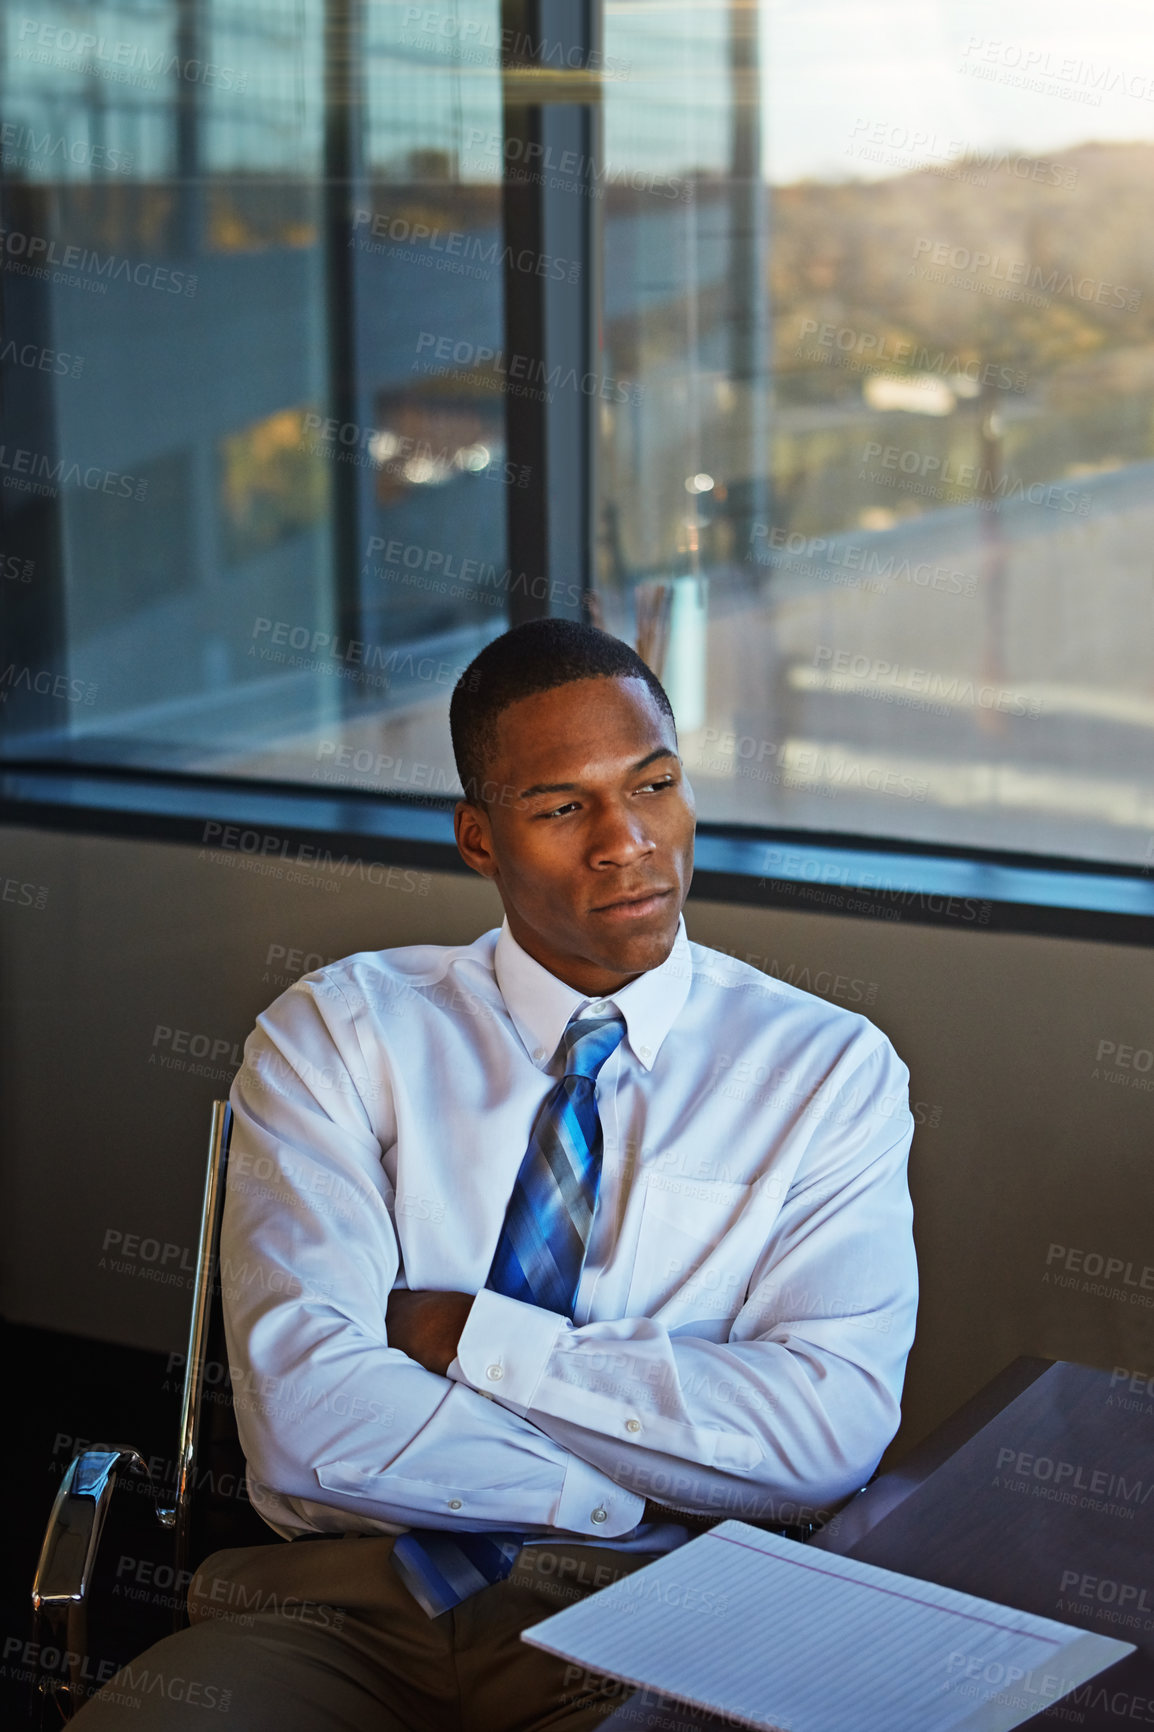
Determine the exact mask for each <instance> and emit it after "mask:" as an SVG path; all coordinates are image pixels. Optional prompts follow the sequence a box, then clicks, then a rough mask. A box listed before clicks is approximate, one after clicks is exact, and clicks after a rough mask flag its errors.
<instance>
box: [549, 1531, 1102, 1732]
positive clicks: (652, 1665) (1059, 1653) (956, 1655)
mask: <svg viewBox="0 0 1154 1732" xmlns="http://www.w3.org/2000/svg"><path fill="white" fill-rule="evenodd" d="M522 1640H523V1641H525V1642H530V1643H532V1645H533V1646H534V1647H537V1648H544V1649H545V1650H546V1651H547V1652H548V1653H551V1654H556V1655H558V1656H559V1657H560V1658H561V1659H563V1660H567V1661H569V1662H570V1664H571V1665H574V1666H579V1667H581V1668H582V1669H583V1670H586V1671H589V1672H591V1673H598V1674H602V1673H607V1674H609V1675H610V1676H611V1677H614V1678H620V1679H623V1680H625V1682H627V1683H630V1684H637V1685H641V1686H644V1687H646V1688H648V1689H652V1690H657V1691H660V1692H661V1693H662V1694H663V1695H665V1696H671V1697H674V1698H676V1699H677V1700H679V1701H682V1702H688V1703H691V1704H692V1705H694V1706H695V1707H697V1708H705V1709H708V1710H710V1711H711V1712H713V1713H715V1714H721V1715H725V1716H728V1717H729V1719H730V1723H731V1724H740V1725H746V1726H753V1727H759V1728H763V1729H765V1732H846V1729H847V1727H852V1728H853V1732H963V1729H964V1732H1009V1729H1010V1728H1011V1727H1013V1726H1018V1725H1020V1724H1021V1723H1022V1721H1024V1720H1028V1719H1030V1718H1031V1716H1032V1715H1034V1714H1037V1713H1039V1712H1040V1711H1041V1709H1043V1708H1045V1707H1048V1706H1049V1705H1050V1704H1051V1703H1053V1702H1056V1701H1058V1700H1059V1699H1060V1698H1061V1697H1062V1696H1064V1695H1066V1693H1067V1692H1068V1691H1070V1690H1076V1689H1077V1688H1078V1687H1079V1685H1082V1684H1084V1683H1085V1682H1086V1680H1087V1679H1089V1678H1092V1677H1093V1676H1094V1675H1095V1673H1097V1672H1101V1671H1103V1670H1104V1668H1105V1667H1107V1666H1112V1665H1113V1664H1114V1663H1115V1662H1116V1661H1118V1660H1122V1659H1124V1658H1125V1657H1126V1655H1127V1654H1131V1653H1133V1651H1134V1645H1133V1643H1131V1642H1118V1641H1115V1640H1114V1638H1113V1637H1110V1636H1096V1635H1092V1634H1089V1633H1087V1632H1086V1631H1084V1630H1078V1629H1074V1628H1073V1627H1072V1626H1070V1625H1069V1624H1061V1623H1056V1622H1054V1621H1053V1620H1052V1619H1050V1618H1039V1617H1034V1616H1032V1615H1031V1614H1030V1613H1028V1612H1016V1611H1011V1610H1009V1609H1008V1608H1007V1607H1005V1606H997V1605H994V1604H993V1603H992V1602H991V1601H990V1600H979V1599H976V1598H975V1597H974V1596H973V1595H972V1594H959V1593H956V1592H955V1591H954V1590H953V1589H952V1588H942V1587H938V1586H936V1585H935V1584H934V1583H932V1582H921V1581H918V1580H916V1579H915V1578H914V1577H913V1576H904V1575H896V1574H894V1573H893V1572H892V1571H890V1570H882V1569H878V1568H877V1567H876V1566H875V1565H873V1564H861V1563H857V1562H855V1561H854V1560H853V1559H852V1558H839V1557H835V1556H833V1555H832V1554H831V1553H829V1552H819V1551H811V1550H809V1549H808V1548H807V1547H805V1546H802V1545H799V1544H797V1543H796V1542H795V1541H792V1540H783V1539H778V1538H777V1537H776V1536H775V1535H773V1534H765V1533H762V1532H761V1530H760V1529H758V1528H752V1527H749V1526H747V1525H746V1524H745V1523H744V1522H735V1521H728V1522H722V1523H721V1525H720V1526H719V1527H716V1528H714V1529H712V1530H711V1531H710V1532H709V1533H707V1534H702V1535H701V1537H700V1538H699V1539H695V1540H691V1541H690V1542H689V1543H688V1544H687V1545H684V1546H679V1547H678V1548H677V1549H676V1550H675V1551H672V1552H669V1553H667V1554H666V1555H665V1556H664V1557H662V1558H659V1559H658V1560H657V1561H656V1562H655V1563H652V1564H648V1565H647V1566H646V1567H645V1568H644V1569H642V1570H637V1571H635V1572H634V1573H633V1574H632V1575H630V1576H625V1577H623V1578H622V1579H621V1580H620V1581H617V1582H614V1583H613V1585H612V1586H611V1587H608V1588H603V1589H602V1591H601V1592H600V1593H597V1594H592V1595H590V1597H589V1598H588V1599H585V1600H582V1601H581V1602H580V1603H579V1604H577V1605H573V1606H569V1607H567V1608H566V1610H565V1611H563V1612H558V1613H557V1614H556V1615H555V1616H554V1617H551V1618H546V1619H545V1621H544V1622H543V1623H540V1624H534V1625H533V1626H532V1628H531V1629H528V1630H525V1631H524V1632H523V1635H522Z"/></svg>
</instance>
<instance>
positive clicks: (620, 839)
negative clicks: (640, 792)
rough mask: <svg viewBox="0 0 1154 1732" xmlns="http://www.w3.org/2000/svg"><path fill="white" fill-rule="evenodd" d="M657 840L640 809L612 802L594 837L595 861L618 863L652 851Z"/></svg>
mask: <svg viewBox="0 0 1154 1732" xmlns="http://www.w3.org/2000/svg"><path fill="white" fill-rule="evenodd" d="M656 846H657V843H656V841H655V839H654V838H653V837H652V836H651V835H650V833H649V828H648V826H647V824H646V823H645V819H644V817H643V816H642V815H641V813H640V812H631V811H629V810H628V809H627V808H625V807H621V806H615V807H612V808H610V809H609V810H608V811H606V812H605V813H604V814H603V816H602V819H601V822H600V823H599V824H598V826H597V833H596V835H595V836H594V839H593V849H592V857H593V862H594V864H595V865H596V864H599V863H600V862H605V863H607V864H611V865H615V866H620V865H624V864H626V863H627V862H631V861H634V860H637V859H639V858H640V857H642V856H643V855H645V854H651V853H652V852H653V850H654V849H655V848H656Z"/></svg>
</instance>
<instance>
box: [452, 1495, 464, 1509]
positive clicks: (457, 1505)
mask: <svg viewBox="0 0 1154 1732" xmlns="http://www.w3.org/2000/svg"><path fill="white" fill-rule="evenodd" d="M460 1507H461V1500H460V1498H459V1497H451V1498H450V1499H449V1508H450V1509H460Z"/></svg>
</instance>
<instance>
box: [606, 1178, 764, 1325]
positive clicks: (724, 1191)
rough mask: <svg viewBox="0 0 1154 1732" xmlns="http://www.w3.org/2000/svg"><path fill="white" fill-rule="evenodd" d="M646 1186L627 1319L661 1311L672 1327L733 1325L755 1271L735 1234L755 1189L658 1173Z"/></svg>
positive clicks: (662, 1316) (746, 1216) (642, 1201)
mask: <svg viewBox="0 0 1154 1732" xmlns="http://www.w3.org/2000/svg"><path fill="white" fill-rule="evenodd" d="M644 1185H645V1190H644V1195H643V1197H642V1200H641V1222H640V1227H639V1230H638V1237H637V1252H636V1256H635V1258H634V1263H633V1276H632V1279H631V1281H630V1284H629V1297H628V1300H627V1302H626V1308H625V1314H626V1316H628V1317H657V1316H658V1314H660V1321H661V1322H662V1323H664V1324H665V1325H666V1327H667V1328H672V1327H674V1326H676V1325H679V1324H680V1325H684V1324H685V1323H686V1322H691V1321H693V1322H696V1321H699V1320H700V1321H703V1322H704V1321H707V1320H713V1321H715V1322H716V1321H718V1320H727V1321H732V1319H733V1318H734V1317H736V1316H737V1313H738V1312H739V1311H740V1309H741V1306H742V1304H743V1303H744V1299H745V1289H746V1286H747V1284H748V1280H749V1269H750V1268H751V1267H752V1263H750V1264H749V1267H747V1266H746V1265H747V1262H748V1261H749V1260H748V1259H747V1258H746V1257H745V1256H743V1255H741V1253H740V1250H739V1245H738V1243H737V1241H736V1238H735V1229H737V1228H738V1227H739V1225H740V1223H741V1222H742V1221H743V1219H748V1213H749V1207H750V1203H751V1200H752V1197H753V1192H754V1187H753V1186H752V1185H739V1184H732V1183H730V1182H729V1181H727V1180H722V1179H685V1178H681V1177H673V1176H667V1175H665V1174H663V1173H658V1172H652V1173H649V1174H647V1175H646V1177H645V1180H644ZM740 1237H741V1238H744V1234H742V1235H740ZM711 1333H715V1332H712V1331H711ZM718 1339H723V1336H719V1337H718Z"/></svg>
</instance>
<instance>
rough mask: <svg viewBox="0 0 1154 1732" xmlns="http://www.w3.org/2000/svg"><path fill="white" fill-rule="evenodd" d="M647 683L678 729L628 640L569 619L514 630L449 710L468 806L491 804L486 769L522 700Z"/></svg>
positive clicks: (491, 646)
mask: <svg viewBox="0 0 1154 1732" xmlns="http://www.w3.org/2000/svg"><path fill="white" fill-rule="evenodd" d="M591 679H607V680H613V679H627V680H644V682H645V684H646V685H647V686H648V687H649V690H650V692H651V693H652V695H653V698H654V701H655V702H656V704H657V706H658V708H659V709H661V710H663V711H664V713H665V714H666V715H667V716H668V717H669V719H670V721H671V722H674V726H675V727H676V722H675V720H674V715H673V705H672V704H671V703H670V702H669V698H668V697H667V695H666V692H665V688H664V686H663V685H662V684H661V681H660V680H659V679H658V678H657V675H656V674H655V673H654V672H653V670H652V668H650V667H647V666H646V664H645V663H644V662H643V661H642V659H641V657H640V656H639V655H638V654H637V651H636V650H635V649H633V648H631V646H630V645H629V644H627V643H625V642H624V641H623V639H621V638H619V637H613V636H612V634H611V633H609V632H607V631H600V630H598V628H597V627H596V626H592V625H581V624H579V623H578V622H577V621H576V620H570V619H534V620H529V621H528V622H527V623H526V624H525V625H515V626H513V628H512V629H511V630H510V631H507V632H503V633H502V635H501V636H500V637H497V638H494V639H493V640H492V642H491V643H487V644H486V645H485V647H484V649H483V650H482V651H481V652H480V654H479V655H477V656H474V658H473V660H472V661H471V662H470V663H469V665H468V667H467V668H466V669H465V671H464V673H463V674H462V675H461V678H460V680H459V681H458V682H457V685H456V688H455V689H454V692H453V696H452V699H451V701H450V704H449V730H450V732H451V734H452V736H453V756H454V758H455V759H456V761H457V774H458V775H459V776H460V778H461V786H462V788H463V789H464V790H465V798H466V800H471V801H473V802H474V803H475V804H477V805H481V806H483V805H484V804H485V801H484V799H483V798H482V790H483V788H484V783H485V766H486V764H487V763H488V762H489V760H490V759H491V758H492V755H493V752H494V751H495V749H496V744H497V720H498V718H499V717H500V715H501V714H502V712H503V711H504V710H506V709H508V707H509V705H510V704H514V703H516V702H517V700H518V698H528V697H532V696H534V694H535V693H537V692H551V691H553V690H554V688H555V687H557V686H567V685H569V684H570V682H571V681H573V680H591Z"/></svg>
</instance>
